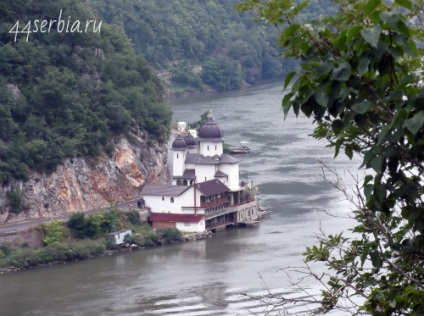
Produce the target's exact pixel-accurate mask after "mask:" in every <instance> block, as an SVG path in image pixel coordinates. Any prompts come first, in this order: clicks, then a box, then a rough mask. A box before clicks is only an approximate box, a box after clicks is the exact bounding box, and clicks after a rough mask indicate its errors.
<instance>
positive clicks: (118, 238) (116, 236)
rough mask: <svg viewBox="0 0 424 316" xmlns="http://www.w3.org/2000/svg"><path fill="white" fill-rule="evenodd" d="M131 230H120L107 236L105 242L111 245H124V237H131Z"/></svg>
mask: <svg viewBox="0 0 424 316" xmlns="http://www.w3.org/2000/svg"><path fill="white" fill-rule="evenodd" d="M131 235H132V231H131V229H121V230H118V231H116V232H113V233H110V234H108V235H107V240H108V241H109V242H110V243H112V244H113V245H120V244H123V243H124V239H125V236H131Z"/></svg>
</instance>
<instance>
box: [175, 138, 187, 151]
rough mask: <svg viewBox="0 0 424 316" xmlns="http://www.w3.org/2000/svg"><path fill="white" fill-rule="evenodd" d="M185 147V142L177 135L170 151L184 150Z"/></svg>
mask: <svg viewBox="0 0 424 316" xmlns="http://www.w3.org/2000/svg"><path fill="white" fill-rule="evenodd" d="M186 147H187V144H186V142H185V141H184V138H182V137H181V135H178V137H177V138H175V140H174V141H173V142H172V149H174V150H185V149H186Z"/></svg>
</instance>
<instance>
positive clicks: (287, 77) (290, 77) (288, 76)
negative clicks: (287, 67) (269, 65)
mask: <svg viewBox="0 0 424 316" xmlns="http://www.w3.org/2000/svg"><path fill="white" fill-rule="evenodd" d="M295 75H296V71H291V72H289V73H288V74H287V76H286V79H285V80H284V89H286V88H287V86H288V85H289V84H290V81H291V80H292V79H293V77H294V76H295Z"/></svg>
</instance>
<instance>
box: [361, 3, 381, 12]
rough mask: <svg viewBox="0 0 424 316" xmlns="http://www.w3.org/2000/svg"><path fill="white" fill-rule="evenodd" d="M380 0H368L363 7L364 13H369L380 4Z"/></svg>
mask: <svg viewBox="0 0 424 316" xmlns="http://www.w3.org/2000/svg"><path fill="white" fill-rule="evenodd" d="M380 2H381V1H380V0H370V1H368V3H367V4H366V5H365V7H364V13H365V14H366V15H370V14H371V13H372V12H373V11H374V10H375V8H376V7H377V6H378V5H379V4H380Z"/></svg>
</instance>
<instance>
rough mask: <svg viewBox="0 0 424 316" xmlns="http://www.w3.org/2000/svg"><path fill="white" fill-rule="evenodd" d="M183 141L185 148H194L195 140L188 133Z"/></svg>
mask: <svg viewBox="0 0 424 316" xmlns="http://www.w3.org/2000/svg"><path fill="white" fill-rule="evenodd" d="M184 141H185V143H186V145H187V147H192V146H196V140H195V139H194V137H193V135H191V134H190V133H188V135H186V136H184Z"/></svg>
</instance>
